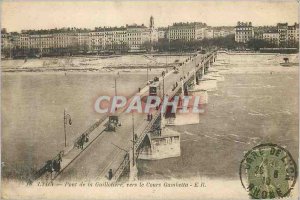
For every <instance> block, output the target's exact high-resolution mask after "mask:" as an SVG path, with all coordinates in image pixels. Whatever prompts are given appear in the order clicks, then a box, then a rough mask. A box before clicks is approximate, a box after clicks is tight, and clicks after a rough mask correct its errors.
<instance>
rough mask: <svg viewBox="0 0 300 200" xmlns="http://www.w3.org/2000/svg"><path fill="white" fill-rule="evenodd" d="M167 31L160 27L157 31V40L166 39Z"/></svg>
mask: <svg viewBox="0 0 300 200" xmlns="http://www.w3.org/2000/svg"><path fill="white" fill-rule="evenodd" d="M167 30H168V28H164V27H160V28H158V29H157V34H158V36H157V37H158V39H164V38H167Z"/></svg>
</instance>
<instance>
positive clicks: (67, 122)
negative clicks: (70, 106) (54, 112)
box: [64, 109, 72, 147]
mask: <svg viewBox="0 0 300 200" xmlns="http://www.w3.org/2000/svg"><path fill="white" fill-rule="evenodd" d="M67 125H69V126H71V125H72V119H71V116H70V115H69V114H66V109H64V133H65V147H66V146H67Z"/></svg>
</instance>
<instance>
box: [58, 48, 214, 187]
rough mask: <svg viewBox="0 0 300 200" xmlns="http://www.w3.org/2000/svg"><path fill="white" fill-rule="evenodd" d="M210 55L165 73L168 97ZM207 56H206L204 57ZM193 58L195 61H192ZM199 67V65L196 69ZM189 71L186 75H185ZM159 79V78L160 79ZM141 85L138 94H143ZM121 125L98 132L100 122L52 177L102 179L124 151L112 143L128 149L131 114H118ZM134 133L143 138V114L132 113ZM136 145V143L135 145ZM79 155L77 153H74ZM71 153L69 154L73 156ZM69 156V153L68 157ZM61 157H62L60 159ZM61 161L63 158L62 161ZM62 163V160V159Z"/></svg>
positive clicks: (115, 168)
mask: <svg viewBox="0 0 300 200" xmlns="http://www.w3.org/2000/svg"><path fill="white" fill-rule="evenodd" d="M209 55H210V56H211V54H205V55H201V54H200V55H198V56H197V57H193V58H194V59H193V60H192V61H188V62H186V63H185V64H184V65H183V67H180V69H179V73H177V74H175V73H173V72H169V73H168V74H167V75H166V76H165V79H164V85H165V94H168V95H169V96H172V95H174V94H175V93H176V91H178V90H179V88H180V87H181V84H180V81H179V80H180V78H181V77H183V76H186V79H185V80H184V81H187V80H188V79H189V78H190V77H192V76H193V73H192V72H193V71H194V69H195V65H196V64H198V63H200V64H201V61H202V60H203V63H205V62H207V61H209V59H210V56H209ZM206 56H209V57H208V58H205V57H206ZM195 59H196V60H195ZM197 70H200V67H198V68H197ZM187 72H189V75H187ZM160 82H161V79H160ZM175 82H178V87H177V88H176V90H174V91H172V88H173V84H174V83H175ZM147 91H148V90H147V89H146V88H144V89H143V90H142V93H147ZM120 121H121V123H122V126H121V127H118V128H117V130H116V132H106V131H104V132H102V130H104V127H103V125H100V126H99V127H98V128H97V130H96V131H98V133H100V132H102V133H101V134H100V135H99V134H97V135H99V136H98V137H97V138H94V139H95V140H94V141H93V143H92V144H91V145H89V146H88V148H86V149H85V150H84V151H81V152H80V153H77V154H76V153H74V155H77V156H76V157H75V158H76V159H75V158H73V160H69V161H68V164H67V165H66V167H65V168H64V169H63V171H61V173H60V174H58V176H57V177H56V180H58V181H60V180H76V179H79V180H95V179H102V178H105V177H106V176H107V174H108V170H109V169H113V172H116V170H117V169H118V168H119V166H120V165H121V163H122V162H123V160H124V157H125V155H126V152H125V151H123V150H121V149H119V148H118V147H116V146H115V145H117V146H119V147H121V148H123V149H125V150H127V151H129V150H130V149H131V147H132V142H131V140H132V116H131V114H126V113H122V114H120ZM134 121H135V133H136V134H138V136H139V138H140V140H139V141H141V139H142V138H143V137H144V133H145V131H144V130H145V129H146V128H147V126H148V125H149V122H148V121H147V114H137V113H136V114H134ZM137 145H138V144H137ZM79 154H80V156H78V155H79ZM74 155H73V157H74ZM71 157H72V156H71ZM64 159H65V158H63V160H64ZM63 162H64V161H63ZM65 162H66V161H65Z"/></svg>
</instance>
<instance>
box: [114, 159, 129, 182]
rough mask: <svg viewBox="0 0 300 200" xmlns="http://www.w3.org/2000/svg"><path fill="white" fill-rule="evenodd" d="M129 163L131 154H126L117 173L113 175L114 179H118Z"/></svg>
mask: <svg viewBox="0 0 300 200" xmlns="http://www.w3.org/2000/svg"><path fill="white" fill-rule="evenodd" d="M128 165H129V155H128V154H126V156H125V158H124V160H123V161H122V163H121V164H120V166H119V167H118V168H117V169H116V171H115V174H114V175H113V177H112V181H117V180H118V179H119V178H120V176H121V175H122V173H123V172H124V170H125V168H126V167H127V166H128Z"/></svg>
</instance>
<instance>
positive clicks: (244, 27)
mask: <svg viewBox="0 0 300 200" xmlns="http://www.w3.org/2000/svg"><path fill="white" fill-rule="evenodd" d="M251 39H261V40H265V41H268V42H270V43H271V44H274V45H275V46H279V47H297V46H298V43H299V24H297V23H295V24H294V25H288V23H278V24H277V26H264V27H254V26H253V25H252V23H251V22H238V23H237V26H236V27H235V41H236V42H239V43H247V42H248V41H249V40H251Z"/></svg>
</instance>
